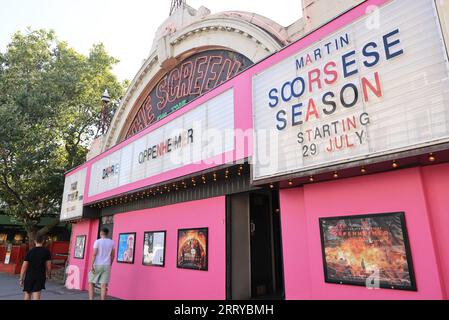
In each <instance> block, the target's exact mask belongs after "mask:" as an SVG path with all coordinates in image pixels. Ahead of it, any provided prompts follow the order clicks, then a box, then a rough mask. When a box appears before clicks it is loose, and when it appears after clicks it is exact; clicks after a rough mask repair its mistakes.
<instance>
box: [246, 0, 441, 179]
mask: <svg viewBox="0 0 449 320" xmlns="http://www.w3.org/2000/svg"><path fill="white" fill-rule="evenodd" d="M398 16H399V17H398ZM376 18H377V20H376ZM417 26H420V27H419V28H417ZM448 70H449V69H448V61H447V53H446V50H445V45H444V42H443V40H442V34H441V27H440V24H439V20H438V16H437V11H436V8H435V4H434V2H433V0H423V1H414V2H410V1H406V0H395V1H392V2H390V3H389V4H387V5H385V6H383V7H381V8H379V10H377V11H376V12H374V13H372V14H366V16H364V17H363V18H362V19H359V20H357V21H355V22H353V23H351V24H349V25H347V26H346V27H344V28H343V29H341V30H338V31H336V32H334V33H333V34H331V35H330V36H327V37H326V38H324V39H323V40H321V41H319V42H317V43H315V44H313V45H311V46H309V47H308V48H305V49H302V50H299V51H298V52H297V54H295V55H293V56H290V57H288V58H286V59H284V60H283V61H281V62H280V63H278V64H276V65H274V66H272V67H270V68H269V69H267V70H265V71H263V72H261V73H259V74H257V75H255V76H254V78H253V97H254V108H253V113H254V115H253V116H254V129H255V143H254V148H255V149H254V150H253V151H254V152H253V153H254V180H262V179H265V178H271V177H273V176H282V175H286V174H291V173H301V172H304V171H307V170H310V169H316V168H320V167H323V166H326V167H328V166H332V165H336V164H341V163H346V162H351V161H356V160H361V159H365V158H367V157H375V156H377V155H381V154H382V155H383V154H389V153H396V152H398V151H406V150H408V149H412V148H417V147H419V146H423V145H429V144H436V143H441V142H444V141H448V140H449V80H448V79H449V77H448V75H449V71H448Z"/></svg>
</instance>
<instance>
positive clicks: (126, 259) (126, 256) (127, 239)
mask: <svg viewBox="0 0 449 320" xmlns="http://www.w3.org/2000/svg"><path fill="white" fill-rule="evenodd" d="M135 244H136V233H120V234H119V236H118V252H117V262H119V263H130V264H133V263H134V248H135Z"/></svg>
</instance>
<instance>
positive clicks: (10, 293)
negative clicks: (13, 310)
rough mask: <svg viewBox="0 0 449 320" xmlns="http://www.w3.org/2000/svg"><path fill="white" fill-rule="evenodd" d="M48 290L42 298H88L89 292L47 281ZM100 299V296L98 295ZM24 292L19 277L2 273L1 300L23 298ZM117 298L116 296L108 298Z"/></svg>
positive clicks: (0, 283)
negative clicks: (69, 288) (70, 288)
mask: <svg viewBox="0 0 449 320" xmlns="http://www.w3.org/2000/svg"><path fill="white" fill-rule="evenodd" d="M45 287H46V288H47V290H43V291H42V296H41V298H42V300H87V299H88V296H87V292H85V291H78V290H68V289H66V288H65V287H64V286H63V285H61V284H58V283H55V282H52V281H47V284H46V285H45ZM96 298H97V299H98V296H97V297H96ZM22 299H23V292H22V288H20V287H19V277H17V276H11V275H7V274H4V273H0V300H22ZM108 299H110V300H115V299H114V298H108Z"/></svg>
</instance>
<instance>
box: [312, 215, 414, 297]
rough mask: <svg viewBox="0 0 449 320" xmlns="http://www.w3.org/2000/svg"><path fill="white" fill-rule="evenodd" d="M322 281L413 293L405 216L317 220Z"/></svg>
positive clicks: (348, 217)
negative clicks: (320, 248)
mask: <svg viewBox="0 0 449 320" xmlns="http://www.w3.org/2000/svg"><path fill="white" fill-rule="evenodd" d="M320 229H321V243H322V251H323V263H324V274H325V281H326V282H328V283H338V284H350V285H359V286H367V287H373V288H385V289H397V290H409V291H416V283H415V277H414V272H413V264H412V257H411V253H410V246H409V241H408V236H407V229H406V225H405V214H404V213H403V212H399V213H386V214H375V215H362V216H347V217H337V218H323V219H320Z"/></svg>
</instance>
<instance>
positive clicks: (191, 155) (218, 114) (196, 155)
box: [88, 89, 235, 197]
mask: <svg viewBox="0 0 449 320" xmlns="http://www.w3.org/2000/svg"><path fill="white" fill-rule="evenodd" d="M234 144H235V142H234V91H233V89H230V90H228V91H225V92H224V93H222V94H220V95H218V96H216V97H214V98H212V99H211V100H209V101H207V102H205V103H203V104H201V105H199V106H197V107H195V108H194V109H192V110H189V111H187V112H186V113H184V114H183V115H181V116H179V117H178V118H176V119H174V120H172V121H170V122H168V123H166V124H164V125H162V126H160V127H158V128H156V129H154V130H153V131H151V132H149V133H146V134H145V135H143V136H142V137H139V138H138V139H136V140H134V141H132V142H130V143H129V144H127V145H125V146H123V147H122V148H120V149H119V150H117V151H114V152H113V153H111V154H109V155H107V156H105V157H103V158H100V159H99V160H97V161H95V162H93V163H92V169H91V176H90V182H89V192H88V195H89V197H93V196H97V195H99V194H102V193H104V192H108V191H111V190H114V189H116V188H119V187H123V186H125V185H128V184H131V183H135V182H139V181H141V180H144V179H147V178H152V177H155V176H157V175H160V174H163V173H166V172H168V171H171V170H175V169H179V168H181V167H184V166H187V165H191V164H200V163H202V162H203V161H206V160H209V159H213V158H214V157H216V156H220V155H222V154H226V153H227V152H230V151H233V150H234ZM112 167H114V170H113V171H114V173H113V174H107V178H103V177H104V170H105V168H109V171H111V170H112V169H111V168H112ZM115 168H117V172H115ZM118 168H119V169H120V170H118Z"/></svg>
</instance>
